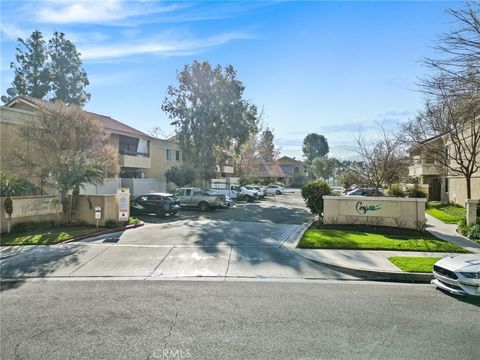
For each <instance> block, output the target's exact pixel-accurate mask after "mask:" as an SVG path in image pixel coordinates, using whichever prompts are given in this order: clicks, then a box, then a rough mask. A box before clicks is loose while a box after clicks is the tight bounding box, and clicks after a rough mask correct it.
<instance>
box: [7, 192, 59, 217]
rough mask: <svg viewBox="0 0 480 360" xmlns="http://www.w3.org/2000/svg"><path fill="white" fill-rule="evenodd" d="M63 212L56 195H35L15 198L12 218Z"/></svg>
mask: <svg viewBox="0 0 480 360" xmlns="http://www.w3.org/2000/svg"><path fill="white" fill-rule="evenodd" d="M57 212H58V213H61V212H62V205H61V204H58V200H57V198H56V197H54V196H38V197H37V196H33V197H16V198H13V212H12V219H15V218H25V217H30V216H39V215H49V214H56V213H57Z"/></svg>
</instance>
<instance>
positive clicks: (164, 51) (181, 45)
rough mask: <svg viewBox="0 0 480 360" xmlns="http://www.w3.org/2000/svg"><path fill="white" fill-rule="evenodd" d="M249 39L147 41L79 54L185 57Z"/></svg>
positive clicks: (216, 37)
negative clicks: (235, 41)
mask: <svg viewBox="0 0 480 360" xmlns="http://www.w3.org/2000/svg"><path fill="white" fill-rule="evenodd" d="M251 38H252V36H251V35H249V34H245V33H224V34H220V35H214V36H210V37H207V38H204V39H188V40H165V39H149V40H147V41H138V42H131V43H125V42H123V43H119V44H114V45H97V46H90V47H88V46H86V47H81V48H80V52H81V53H82V58H83V59H84V60H99V59H110V58H121V57H127V56H133V55H143V54H157V55H165V56H172V55H185V54H194V53H198V52H201V51H204V50H206V49H209V48H212V47H215V46H219V45H223V44H226V43H228V42H230V41H233V40H240V39H251Z"/></svg>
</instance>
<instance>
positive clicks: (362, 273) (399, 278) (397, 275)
mask: <svg viewBox="0 0 480 360" xmlns="http://www.w3.org/2000/svg"><path fill="white" fill-rule="evenodd" d="M297 254H299V255H301V256H302V257H304V258H305V259H308V260H310V261H314V262H316V263H318V264H321V265H323V266H326V267H328V268H330V269H332V270H336V271H340V272H343V273H345V274H348V275H353V276H358V277H361V278H363V279H365V280H373V281H391V282H410V283H430V281H431V280H432V279H433V274H431V273H408V272H403V271H402V272H400V271H382V270H367V269H358V268H349V267H345V266H340V265H338V264H332V263H327V262H323V261H319V260H318V259H313V258H311V257H308V256H305V255H303V254H302V253H301V252H298V251H297Z"/></svg>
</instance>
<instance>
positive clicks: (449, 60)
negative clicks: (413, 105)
mask: <svg viewBox="0 0 480 360" xmlns="http://www.w3.org/2000/svg"><path fill="white" fill-rule="evenodd" d="M447 13H448V14H449V15H451V17H452V18H453V20H454V22H453V23H454V25H455V27H454V28H453V29H452V30H450V31H448V32H446V33H444V34H441V35H440V37H439V42H438V45H437V46H436V47H435V50H436V54H438V57H435V58H430V57H428V58H424V59H423V60H424V63H425V65H427V66H428V67H429V68H431V69H433V70H434V72H433V74H431V75H429V76H426V77H425V78H423V79H422V81H421V86H422V88H423V91H424V92H426V93H428V94H433V95H438V94H439V92H438V90H439V89H443V90H445V89H446V88H450V91H459V90H460V91H462V90H464V88H463V87H464V86H467V87H468V85H467V84H471V82H472V81H473V82H474V83H476V86H477V87H478V85H479V84H478V76H474V77H472V76H471V74H472V73H473V74H478V72H479V70H480V3H479V2H477V1H474V2H472V1H467V3H466V7H465V8H464V9H448V10H447Z"/></svg>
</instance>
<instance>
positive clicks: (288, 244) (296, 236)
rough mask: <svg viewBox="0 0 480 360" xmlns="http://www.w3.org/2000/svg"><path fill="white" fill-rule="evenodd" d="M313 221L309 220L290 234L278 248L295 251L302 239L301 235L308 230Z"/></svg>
mask: <svg viewBox="0 0 480 360" xmlns="http://www.w3.org/2000/svg"><path fill="white" fill-rule="evenodd" d="M313 221H314V220H313V219H310V220H309V221H307V222H305V223H303V224H301V225H300V226H299V227H298V228H297V229H296V230H295V231H294V232H292V233H291V234H290V235H289V236H288V238H287V239H286V240H285V241H284V242H282V244H281V245H280V247H283V248H287V249H295V248H296V247H297V245H298V242H299V241H300V239H301V238H302V236H303V234H304V233H305V231H307V230H308V228H310V226H311V225H312V223H313Z"/></svg>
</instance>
